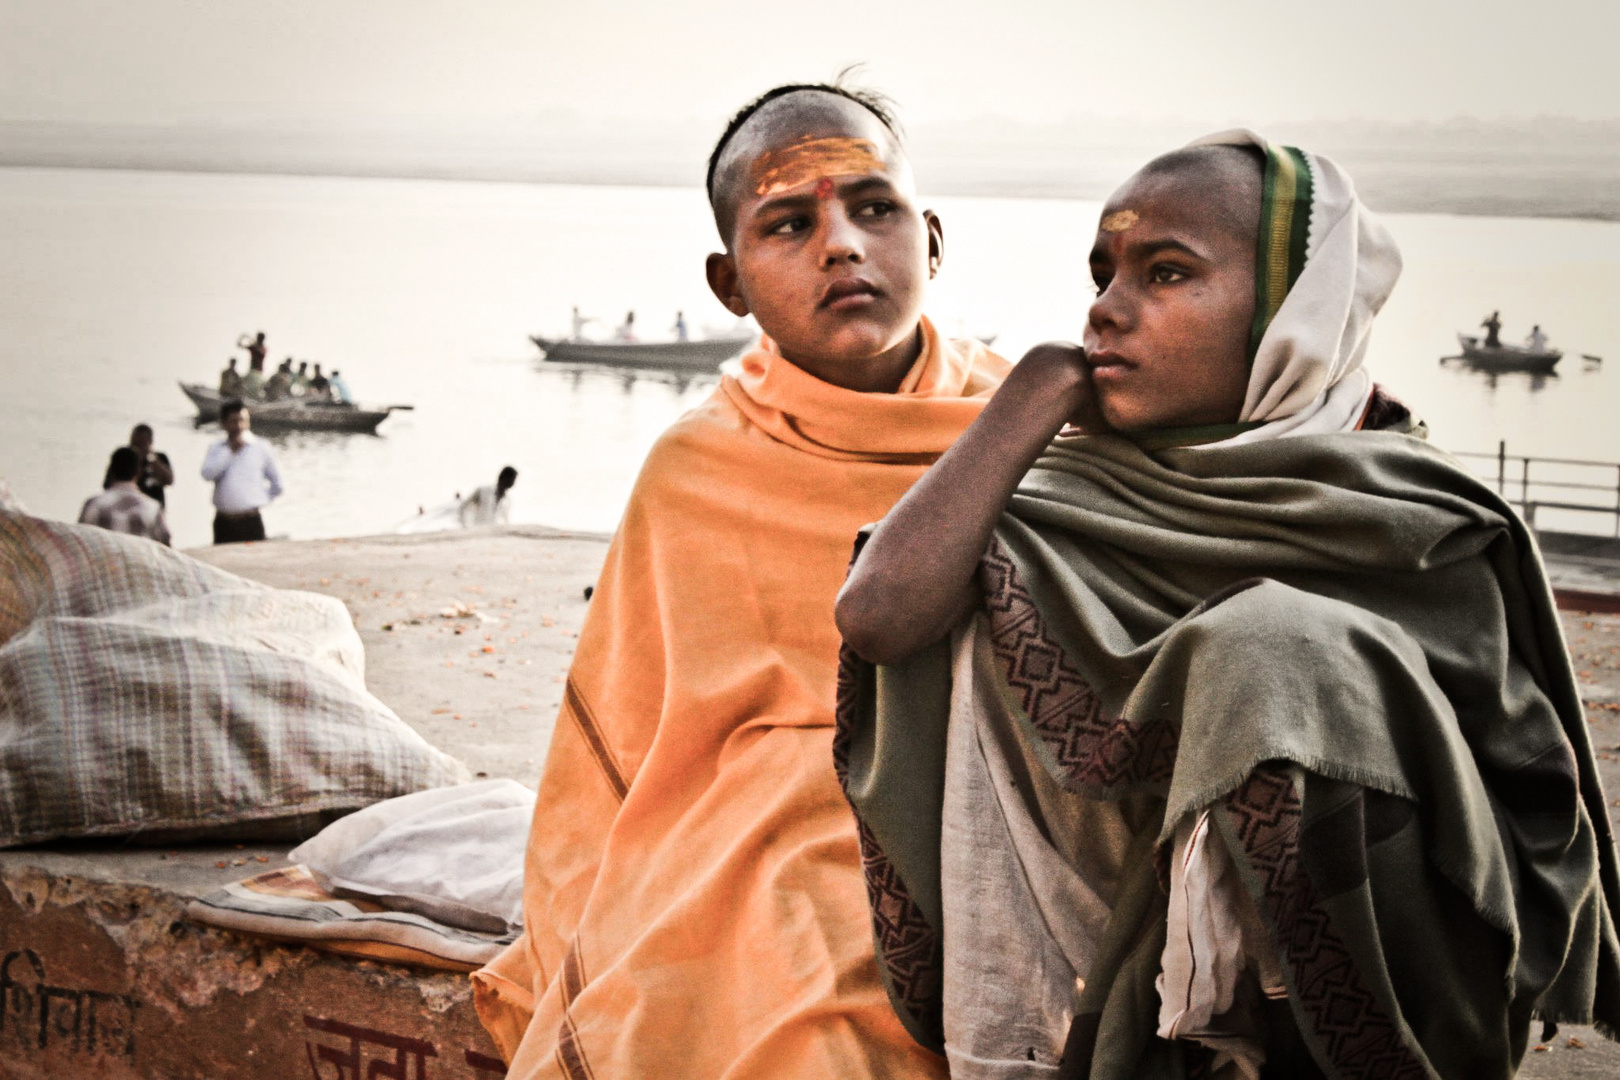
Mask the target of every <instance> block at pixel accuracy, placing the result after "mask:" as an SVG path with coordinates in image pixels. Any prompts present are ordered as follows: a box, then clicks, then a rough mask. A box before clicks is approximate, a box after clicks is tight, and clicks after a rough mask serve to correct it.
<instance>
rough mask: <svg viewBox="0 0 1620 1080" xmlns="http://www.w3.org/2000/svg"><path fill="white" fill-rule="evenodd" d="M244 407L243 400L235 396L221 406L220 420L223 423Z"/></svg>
mask: <svg viewBox="0 0 1620 1080" xmlns="http://www.w3.org/2000/svg"><path fill="white" fill-rule="evenodd" d="M243 408H244V406H243V404H242V403H241V401H239V400H237V399H235V398H232V399H231V400H230V401H227V402H225V404H223V405H221V406H220V407H219V422H220V423H222V424H223V423H224V422H225V421H227V420H229V419H230V418H231V417H233V416H235V415H236V414H237V413H239V412H241V411H242V409H243Z"/></svg>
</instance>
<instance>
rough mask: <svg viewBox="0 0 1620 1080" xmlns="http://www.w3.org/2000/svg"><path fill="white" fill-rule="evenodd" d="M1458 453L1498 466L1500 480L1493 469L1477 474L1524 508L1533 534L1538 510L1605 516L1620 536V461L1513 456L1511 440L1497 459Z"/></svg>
mask: <svg viewBox="0 0 1620 1080" xmlns="http://www.w3.org/2000/svg"><path fill="white" fill-rule="evenodd" d="M1453 454H1454V455H1455V456H1456V457H1459V458H1464V459H1472V460H1474V461H1487V462H1491V463H1494V466H1495V468H1494V472H1495V475H1494V476H1493V475H1491V470H1490V468H1489V466H1487V468H1486V470H1483V471H1482V470H1477V469H1476V471H1477V472H1478V474H1479V476H1480V479H1482V480H1485V481H1487V482H1494V483H1495V484H1496V492H1497V494H1498V495H1501V496H1502V498H1504V499H1506V500H1507V501H1508V503H1509V504H1511V505H1513V506H1516V507H1518V508H1519V511H1520V513H1522V514H1523V515H1524V520H1525V524H1527V525H1529V526H1530V527H1531V528H1532V529H1533V528H1535V527H1536V511H1537V510H1556V511H1562V512H1569V513H1576V514H1602V515H1605V516H1607V517H1610V518H1612V519H1614V520H1613V529H1614V535H1615V536H1616V537H1620V462H1613V461H1584V460H1582V459H1580V458H1552V457H1530V456H1527V455H1522V454H1509V453H1508V452H1507V442H1506V441H1502V442H1498V443H1497V444H1496V453H1494V454H1488V453H1480V452H1478V451H1473V452H1469V451H1461V452H1458V451H1453Z"/></svg>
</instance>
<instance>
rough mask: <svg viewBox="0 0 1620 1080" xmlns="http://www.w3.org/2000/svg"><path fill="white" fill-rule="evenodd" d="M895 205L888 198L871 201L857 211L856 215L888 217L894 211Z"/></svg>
mask: <svg viewBox="0 0 1620 1080" xmlns="http://www.w3.org/2000/svg"><path fill="white" fill-rule="evenodd" d="M894 211H895V205H894V203H892V202H890V201H889V200H887V199H878V200H877V201H875V202H869V203H867V204H866V205H864V206H862V207H861V208H860V209H858V210H856V211H855V216H856V217H887V216H888V215H890V214H892V213H894Z"/></svg>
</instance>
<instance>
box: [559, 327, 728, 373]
mask: <svg viewBox="0 0 1620 1080" xmlns="http://www.w3.org/2000/svg"><path fill="white" fill-rule="evenodd" d="M529 340H530V341H532V342H534V343H535V344H536V345H537V346H539V348H540V351H541V352H542V353H544V354H545V359H546V360H548V361H551V362H552V363H557V364H606V365H609V366H611V367H637V368H659V369H662V370H665V371H713V370H715V369H716V368H718V367H719V366H720V363H721V361H724V360H728V359H730V358H731V357H733V356H735V355H737V354H738V353H740V352H742V351H743V350H744V349H746V348H747V347H749V346H750V345H753V344H754V343H755V342H756V341H758V340H759V334H758V333H756V332H749V333H746V334H728V335H725V336H722V337H712V338H701V339H699V340H696V341H570V340H564V339H560V338H546V337H541V336H540V335H538V334H531V335H530V336H529Z"/></svg>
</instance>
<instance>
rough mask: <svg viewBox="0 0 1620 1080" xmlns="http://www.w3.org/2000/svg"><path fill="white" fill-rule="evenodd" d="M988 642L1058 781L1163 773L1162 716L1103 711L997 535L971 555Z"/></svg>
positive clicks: (1156, 777)
mask: <svg viewBox="0 0 1620 1080" xmlns="http://www.w3.org/2000/svg"><path fill="white" fill-rule="evenodd" d="M979 583H980V585H981V586H982V587H983V590H984V597H985V610H986V611H987V613H988V614H989V616H990V643H991V648H992V649H993V651H994V652H995V655H996V657H997V659H998V660H1000V662H1001V665H1002V668H1003V670H1004V672H1005V677H1006V682H1007V686H1008V688H1009V689H1011V690H1012V691H1013V693H1014V694H1016V695H1017V697H1018V702H1019V705H1020V706H1021V707H1022V708H1023V711H1024V715H1026V716H1028V717H1029V720H1030V723H1031V724H1032V725H1033V726H1034V728H1035V731H1036V733H1037V734H1039V735H1040V737H1041V741H1042V742H1043V743H1044V744H1045V745H1046V748H1047V751H1048V752H1049V753H1051V755H1052V757H1053V758H1054V759H1055V760H1056V762H1057V765H1058V768H1059V770H1060V771H1061V775H1060V776H1059V777H1058V779H1059V780H1060V781H1061V782H1062V783H1063V785H1064V786H1065V787H1068V788H1074V787H1077V786H1081V785H1088V786H1102V787H1106V786H1111V785H1115V784H1120V783H1127V782H1142V781H1166V780H1169V779H1170V773H1171V771H1172V770H1173V769H1174V768H1175V764H1176V745H1177V737H1176V732H1175V730H1174V729H1173V728H1172V727H1171V725H1170V724H1168V723H1165V722H1164V721H1162V720H1150V721H1146V722H1144V723H1134V722H1132V721H1130V720H1126V719H1125V718H1123V717H1118V716H1109V715H1107V714H1106V713H1105V712H1104V711H1103V704H1102V699H1101V698H1099V697H1098V696H1097V692H1096V691H1095V690H1093V689H1092V688H1091V684H1090V683H1089V682H1087V681H1086V679H1085V676H1083V675H1081V674H1080V670H1079V669H1078V668H1077V667H1075V665H1074V662H1073V661H1072V660H1070V659H1069V656H1068V654H1067V653H1065V652H1064V650H1063V647H1062V646H1061V645H1059V644H1058V642H1057V641H1056V640H1055V639H1054V638H1053V637H1052V635H1051V633H1050V632H1049V631H1048V630H1047V627H1046V621H1045V620H1044V619H1043V618H1042V617H1041V613H1040V611H1039V610H1038V609H1037V608H1036V607H1035V601H1034V599H1033V598H1032V597H1031V596H1030V592H1029V588H1028V587H1027V586H1026V585H1025V584H1024V582H1023V580H1022V578H1021V577H1020V576H1019V574H1018V568H1017V566H1015V565H1014V563H1013V561H1012V558H1011V556H1009V555H1008V554H1007V550H1006V548H1004V547H1003V546H1002V545H1001V543H1000V541H991V543H990V547H989V549H988V550H987V551H986V552H985V554H984V558H983V559H982V560H980V562H979Z"/></svg>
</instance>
